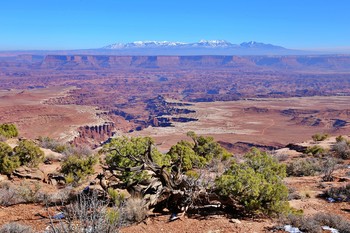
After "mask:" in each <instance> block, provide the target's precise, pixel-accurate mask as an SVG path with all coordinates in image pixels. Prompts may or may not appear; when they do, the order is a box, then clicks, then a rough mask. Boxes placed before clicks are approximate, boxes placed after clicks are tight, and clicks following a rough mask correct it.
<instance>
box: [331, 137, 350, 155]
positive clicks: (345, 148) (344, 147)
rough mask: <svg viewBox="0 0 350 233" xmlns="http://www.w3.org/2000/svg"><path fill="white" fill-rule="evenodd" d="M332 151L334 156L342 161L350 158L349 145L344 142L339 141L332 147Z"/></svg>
mask: <svg viewBox="0 0 350 233" xmlns="http://www.w3.org/2000/svg"><path fill="white" fill-rule="evenodd" d="M332 151H333V152H334V153H335V155H336V156H338V157H340V158H342V159H349V158H350V143H349V142H348V141H346V140H340V141H338V142H336V143H335V144H334V145H333V146H332Z"/></svg>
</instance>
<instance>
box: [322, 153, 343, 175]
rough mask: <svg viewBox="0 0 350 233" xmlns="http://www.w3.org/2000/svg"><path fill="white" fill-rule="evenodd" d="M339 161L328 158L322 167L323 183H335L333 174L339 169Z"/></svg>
mask: <svg viewBox="0 0 350 233" xmlns="http://www.w3.org/2000/svg"><path fill="white" fill-rule="evenodd" d="M338 162H339V160H338V159H335V158H333V157H331V156H329V157H327V158H326V159H325V160H324V162H323V166H322V173H323V177H322V179H323V181H333V173H334V171H335V170H336V168H337V165H338Z"/></svg>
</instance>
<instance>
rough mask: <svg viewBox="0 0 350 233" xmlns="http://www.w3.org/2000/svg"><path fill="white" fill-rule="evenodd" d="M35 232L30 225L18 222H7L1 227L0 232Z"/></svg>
mask: <svg viewBox="0 0 350 233" xmlns="http://www.w3.org/2000/svg"><path fill="white" fill-rule="evenodd" d="M32 232H33V233H34V230H33V229H32V228H31V227H30V226H25V225H21V224H19V223H16V222H11V223H6V224H5V225H3V226H2V227H1V228H0V233H32Z"/></svg>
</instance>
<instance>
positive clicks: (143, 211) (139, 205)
mask: <svg viewBox="0 0 350 233" xmlns="http://www.w3.org/2000/svg"><path fill="white" fill-rule="evenodd" d="M121 211H122V213H123V219H124V221H126V224H131V223H135V222H137V223H139V222H142V221H143V220H144V219H145V218H146V217H147V211H148V210H147V208H146V207H145V201H144V200H143V199H142V198H128V199H127V200H126V201H125V203H124V205H123V207H122V209H121Z"/></svg>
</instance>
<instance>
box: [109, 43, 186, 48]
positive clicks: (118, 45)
mask: <svg viewBox="0 0 350 233" xmlns="http://www.w3.org/2000/svg"><path fill="white" fill-rule="evenodd" d="M185 44H186V43H182V42H169V41H135V42H131V43H126V44H123V43H115V44H111V45H107V46H105V47H103V48H104V49H123V48H157V47H173V46H182V45H185Z"/></svg>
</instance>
